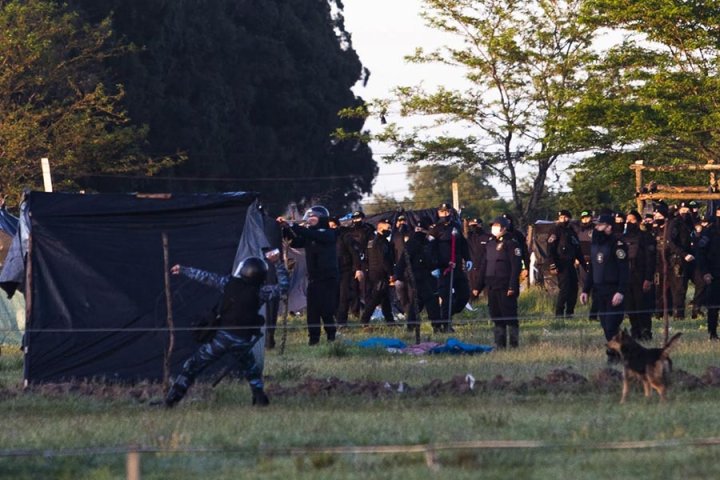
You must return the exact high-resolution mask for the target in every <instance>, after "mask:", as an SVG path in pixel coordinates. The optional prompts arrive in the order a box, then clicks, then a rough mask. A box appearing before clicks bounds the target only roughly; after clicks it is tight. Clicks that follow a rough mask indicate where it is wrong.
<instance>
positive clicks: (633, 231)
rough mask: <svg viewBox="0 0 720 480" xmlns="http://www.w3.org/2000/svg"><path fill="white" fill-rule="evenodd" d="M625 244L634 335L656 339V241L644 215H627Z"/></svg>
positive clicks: (627, 298)
mask: <svg viewBox="0 0 720 480" xmlns="http://www.w3.org/2000/svg"><path fill="white" fill-rule="evenodd" d="M626 220H627V224H626V225H625V235H624V236H623V241H624V242H625V244H626V245H627V249H628V268H629V283H628V289H627V295H626V296H625V310H626V312H627V314H628V318H629V319H630V335H632V337H633V338H635V339H637V340H650V339H652V308H653V304H652V293H651V292H652V285H653V279H654V277H655V257H656V253H655V238H654V237H653V236H652V234H651V233H650V232H649V231H647V229H646V228H645V226H644V225H642V224H641V216H640V213H638V212H637V211H634V210H633V211H631V212H630V213H628V214H627V216H626Z"/></svg>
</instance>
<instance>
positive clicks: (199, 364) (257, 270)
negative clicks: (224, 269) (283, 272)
mask: <svg viewBox="0 0 720 480" xmlns="http://www.w3.org/2000/svg"><path fill="white" fill-rule="evenodd" d="M266 277H267V264H266V263H265V262H264V261H263V260H262V259H259V258H252V257H251V258H249V259H246V260H245V261H244V262H243V263H241V264H240V278H238V277H230V278H229V279H228V280H227V283H226V284H225V286H224V288H223V296H222V300H221V302H220V307H219V309H218V311H217V312H216V315H215V316H214V318H213V320H212V323H213V324H212V325H209V326H210V327H214V328H216V329H217V331H216V332H214V333H212V334H211V335H212V336H211V337H210V339H209V341H207V342H206V343H203V344H202V345H201V346H200V348H199V349H198V350H197V351H196V352H195V353H194V354H193V355H192V356H191V357H190V358H188V359H187V360H186V361H185V363H183V367H182V372H181V373H180V374H179V375H178V376H177V377H176V379H175V381H174V382H173V385H172V387H171V388H170V390H169V391H168V393H167V395H166V397H165V405H166V406H168V407H172V406H174V405H175V404H177V403H178V402H179V401H180V400H181V399H182V398H183V397H184V396H185V393H186V392H187V390H188V388H190V386H191V385H192V384H193V383H194V382H195V379H196V378H197V376H198V375H199V374H200V373H202V372H203V371H204V370H205V369H206V368H207V367H208V366H210V365H212V364H213V363H215V362H216V361H217V360H219V359H220V358H222V357H223V356H224V355H225V354H231V355H232V356H233V357H235V360H236V362H237V364H238V366H239V367H240V368H241V370H242V371H243V373H244V375H245V378H246V379H247V381H248V383H249V384H250V388H251V390H252V392H253V404H260V405H267V404H268V403H269V402H268V398H267V396H266V395H265V392H264V391H263V380H262V370H261V368H260V366H259V365H258V363H257V362H256V359H255V356H254V355H253V352H252V348H253V346H254V345H255V343H256V342H257V341H258V340H259V339H260V338H261V337H262V333H261V330H260V329H261V327H262V326H263V324H264V323H265V318H263V317H262V316H261V315H260V314H259V313H258V310H259V309H260V306H261V304H262V302H261V299H260V288H261V286H262V284H263V282H264V281H265V279H266Z"/></svg>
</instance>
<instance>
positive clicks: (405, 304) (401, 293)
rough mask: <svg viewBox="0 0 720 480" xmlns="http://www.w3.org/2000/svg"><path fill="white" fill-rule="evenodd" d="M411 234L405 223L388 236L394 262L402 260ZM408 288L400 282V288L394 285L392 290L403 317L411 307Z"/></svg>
mask: <svg viewBox="0 0 720 480" xmlns="http://www.w3.org/2000/svg"><path fill="white" fill-rule="evenodd" d="M412 234H413V232H412V231H411V229H410V226H409V225H407V224H405V223H404V224H400V225H398V226H396V227H395V230H394V231H393V232H392V235H391V236H390V242H391V243H392V245H393V249H394V258H395V262H397V261H398V260H399V259H400V258H402V256H403V253H404V251H405V242H406V239H409V238H410V236H411V235H412ZM409 288H410V285H409V284H408V283H406V282H402V281H401V283H400V286H398V285H395V288H394V290H395V298H396V300H397V306H399V309H400V311H402V312H403V313H404V314H405V315H407V314H408V312H409V309H410V307H411V305H410V291H409Z"/></svg>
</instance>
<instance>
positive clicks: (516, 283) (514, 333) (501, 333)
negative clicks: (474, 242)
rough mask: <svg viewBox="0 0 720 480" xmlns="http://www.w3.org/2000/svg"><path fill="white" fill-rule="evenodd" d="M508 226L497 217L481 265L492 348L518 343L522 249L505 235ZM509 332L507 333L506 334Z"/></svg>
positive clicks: (507, 234)
mask: <svg viewBox="0 0 720 480" xmlns="http://www.w3.org/2000/svg"><path fill="white" fill-rule="evenodd" d="M508 226H509V222H508V220H507V219H506V218H503V217H498V218H496V219H495V220H494V221H493V224H492V227H491V233H492V238H491V239H490V241H488V243H487V252H486V255H485V258H484V259H483V260H482V263H481V264H480V272H481V273H482V275H481V282H480V287H481V290H482V289H483V288H484V287H487V289H488V290H487V295H488V307H489V310H490V318H491V319H492V321H493V323H494V324H495V327H494V328H493V333H494V336H495V346H496V347H497V348H505V347H506V346H507V344H508V338H507V337H508V333H509V337H510V338H509V340H510V347H513V348H514V347H517V346H518V344H519V341H520V323H519V322H518V318H517V315H518V295H519V294H520V271H521V268H522V249H521V248H520V244H519V243H518V242H517V240H515V239H514V238H513V237H512V236H511V235H510V234H509V233H508V231H507V228H508ZM508 330H509V332H508Z"/></svg>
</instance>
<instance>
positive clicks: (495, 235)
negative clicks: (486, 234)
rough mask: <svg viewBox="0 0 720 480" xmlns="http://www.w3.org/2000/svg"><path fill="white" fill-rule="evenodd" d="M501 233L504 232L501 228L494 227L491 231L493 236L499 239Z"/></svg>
mask: <svg viewBox="0 0 720 480" xmlns="http://www.w3.org/2000/svg"><path fill="white" fill-rule="evenodd" d="M500 232H502V228H501V227H496V226H493V227H492V228H491V229H490V233H492V234H493V237H499V236H500Z"/></svg>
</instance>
